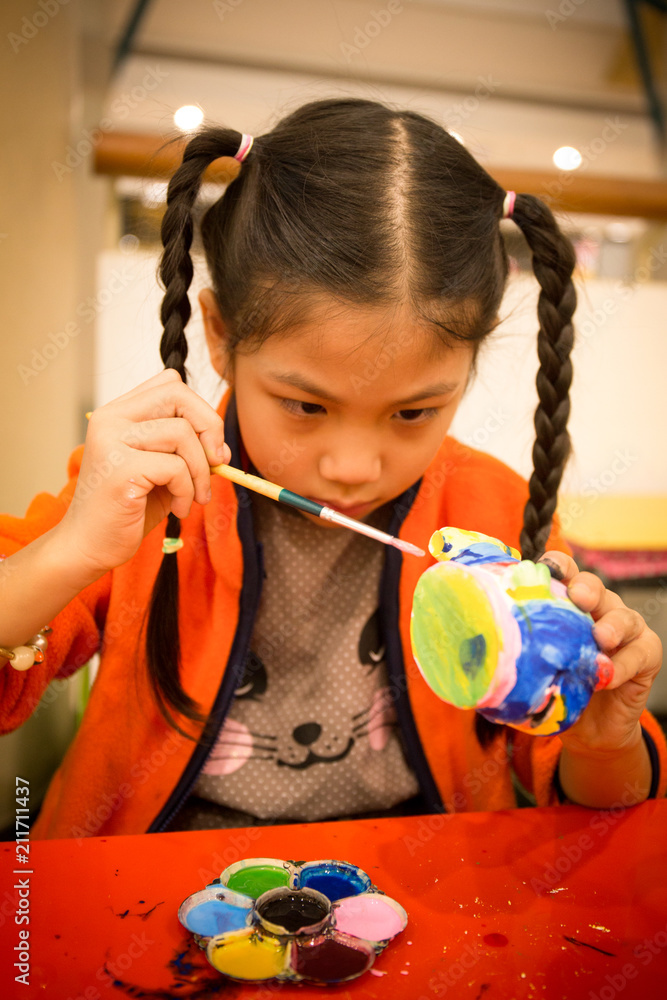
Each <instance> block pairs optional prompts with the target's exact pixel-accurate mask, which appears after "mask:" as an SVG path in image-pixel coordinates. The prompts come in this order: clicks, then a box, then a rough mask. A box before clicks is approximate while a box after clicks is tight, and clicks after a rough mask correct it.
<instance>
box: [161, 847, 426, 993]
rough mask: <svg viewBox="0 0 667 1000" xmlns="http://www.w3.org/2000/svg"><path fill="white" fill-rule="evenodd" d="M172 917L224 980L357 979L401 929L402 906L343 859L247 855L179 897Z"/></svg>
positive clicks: (318, 981) (405, 919)
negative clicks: (202, 886) (302, 859)
mask: <svg viewBox="0 0 667 1000" xmlns="http://www.w3.org/2000/svg"><path fill="white" fill-rule="evenodd" d="M178 919H179V920H180V922H181V923H182V924H183V926H184V927H186V928H187V929H188V930H189V931H192V933H193V934H194V935H195V938H196V940H197V942H198V944H199V945H200V947H202V948H205V949H206V957H207V958H208V960H209V962H210V963H211V965H212V966H213V967H214V968H215V969H217V970H218V972H221V973H224V975H226V976H229V977H230V978H231V979H236V980H240V981H242V982H249V981H250V982H260V981H263V980H266V979H278V980H291V981H300V980H304V981H306V982H309V983H316V984H321V985H328V984H331V983H341V982H345V981H346V980H349V979H356V978H357V976H360V975H361V974H362V973H364V972H366V971H367V970H368V969H370V967H371V966H372V964H373V962H374V961H375V956H376V955H377V954H379V952H381V951H382V950H383V948H385V947H386V946H387V945H388V944H389V942H390V941H391V940H392V939H393V938H395V937H396V935H397V934H400V932H401V931H402V930H403V929H404V928H405V926H406V924H407V922H408V917H407V914H406V912H405V910H404V909H403V907H402V906H401V905H400V904H399V903H397V902H396V901H395V900H394V899H390V898H389V897H388V896H385V895H384V893H383V892H381V891H380V890H379V889H377V888H376V886H374V885H373V884H372V883H371V880H370V878H369V876H368V875H367V874H366V872H364V871H362V870H361V868H357V867H356V866H355V865H353V864H350V863H349V862H347V861H333V860H329V861H308V862H293V861H281V860H279V859H278V858H246V859H245V860H243V861H237V862H236V863H235V864H233V865H230V866H229V867H228V868H225V870H224V871H223V873H222V874H221V876H220V879H219V880H217V881H216V882H213V883H211V884H210V885H208V886H206V888H205V889H200V890H199V892H194V893H193V894H192V895H191V896H188V898H187V899H186V900H184V901H183V903H181V906H180V907H179V910H178Z"/></svg>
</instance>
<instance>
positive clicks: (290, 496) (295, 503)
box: [86, 410, 426, 556]
mask: <svg viewBox="0 0 667 1000" xmlns="http://www.w3.org/2000/svg"><path fill="white" fill-rule="evenodd" d="M92 412H93V411H92V410H89V411H88V413H86V420H90V417H91V415H92ZM211 472H215V474H216V476H222V477H223V479H230V480H231V481H232V482H233V483H238V485H239V486H247V487H248V489H249V490H253V491H254V492H255V493H261V494H262V496H265V497H270V499H271V500H279V501H280V502H281V503H287V504H289V505H290V507H296V508H297V509H298V510H305V511H306V512H307V513H308V514H315V516H316V517H321V518H322V519H323V520H324V521H331V522H332V524H339V525H340V526H341V528H350V530H351V531H357V532H358V533H359V534H360V535H367V536H368V537H369V538H374V539H375V540H376V541H377V542H384V544H385V545H393V546H394V548H396V549H400V550H401V552H407V553H408V554H409V555H411V556H425V555H426V553H425V552H424V550H423V549H420V548H419V547H418V546H417V545H413V544H412V542H405V541H403V539H402V538H396V536H395V535H388V534H387V532H386V531H380V529H379V528H372V527H371V526H370V524H364V522H363V521H355V519H354V518H353V517H347V516H346V515H345V514H341V512H340V511H339V510H334V509H333V507H325V506H324V505H323V504H321V503H316V502H315V501H314V500H308V498H307V497H302V496H299V494H298V493H292V491H291V490H286V489H284V488H283V487H282V486H278V485H277V484H276V483H270V482H269V481H268V479H260V477H259V476H251V475H250V474H249V473H248V472H241V470H240V469H235V468H234V466H233V465H212V466H211Z"/></svg>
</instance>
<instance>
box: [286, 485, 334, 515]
mask: <svg viewBox="0 0 667 1000" xmlns="http://www.w3.org/2000/svg"><path fill="white" fill-rule="evenodd" d="M278 499H279V500H280V502H281V503H288V504H289V505H290V507H298V508H299V510H305V511H307V512H308V513H309V514H315V515H317V517H319V516H320V513H321V512H322V511H323V510H324V507H323V506H322V504H321V503H315V501H314V500H307V499H306V497H302V496H299V494H298V493H292V491H291V490H281V491H280V493H279V494H278Z"/></svg>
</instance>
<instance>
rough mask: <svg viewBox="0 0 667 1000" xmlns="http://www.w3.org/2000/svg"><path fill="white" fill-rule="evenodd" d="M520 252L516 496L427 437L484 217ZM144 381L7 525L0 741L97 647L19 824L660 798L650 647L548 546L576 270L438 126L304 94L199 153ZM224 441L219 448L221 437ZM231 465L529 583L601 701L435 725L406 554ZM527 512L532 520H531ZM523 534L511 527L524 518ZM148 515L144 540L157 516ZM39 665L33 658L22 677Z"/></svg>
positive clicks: (436, 711) (102, 825)
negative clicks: (548, 595) (75, 721)
mask: <svg viewBox="0 0 667 1000" xmlns="http://www.w3.org/2000/svg"><path fill="white" fill-rule="evenodd" d="M221 156H227V157H230V156H235V158H236V159H237V160H239V161H240V162H241V167H240V172H239V175H238V177H237V179H236V180H234V181H233V183H231V184H230V185H229V187H228V189H227V190H226V192H225V194H224V195H223V196H222V197H221V198H220V199H219V200H218V201H217V202H216V203H215V204H214V205H213V206H212V207H211V208H210V209H209V210H208V212H207V213H206V215H205V216H204V219H203V222H202V237H203V241H204V247H205V251H206V257H207V261H208V266H209V268H210V273H211V276H212V283H213V288H212V289H210V290H207V291H205V292H203V293H202V295H201V307H202V310H203V316H204V323H205V329H206V335H207V339H208V344H209V348H210V353H211V358H212V361H213V365H214V367H215V368H216V369H217V371H218V372H219V373H220V375H221V376H224V377H225V379H227V380H228V382H229V385H230V391H229V392H228V393H227V395H226V397H225V399H224V400H223V402H222V404H221V406H220V408H219V410H218V412H215V411H214V410H213V409H212V408H211V407H210V406H208V405H207V404H206V403H205V402H204V401H203V400H202V399H201V398H199V397H198V396H197V395H196V394H195V393H194V392H193V391H192V390H190V389H189V388H188V386H187V385H186V369H185V362H186V357H187V350H188V348H187V342H186V338H185V334H184V328H185V326H186V324H187V321H188V319H189V316H190V303H189V301H188V287H189V285H190V281H191V278H192V263H191V260H190V256H189V249H190V245H191V241H192V233H193V206H194V204H195V201H196V198H197V193H198V191H199V187H200V184H201V181H202V176H203V174H204V172H205V170H206V168H207V167H208V165H209V164H210V163H211V162H212V161H214V160H216V159H217V158H218V157H221ZM503 217H511V218H512V219H513V221H514V222H515V223H516V225H518V226H519V227H520V229H521V230H522V232H523V234H524V236H525V238H526V240H527V242H528V244H529V246H530V248H531V250H532V254H533V266H534V271H535V276H536V278H537V280H538V282H539V283H540V286H541V295H540V299H539V306H538V319H539V334H538V351H539V357H540V363H541V367H540V370H539V374H538V377H537V387H538V394H539V400H540V402H539V406H538V409H537V413H536V418H535V423H536V429H537V440H536V443H535V448H534V461H535V471H534V473H533V475H532V477H531V480H530V489H529V490H528V487H527V486H526V484H525V483H524V482H523V480H521V479H520V478H519V477H518V476H517V475H516V474H515V473H513V472H512V471H511V470H510V469H508V468H507V467H505V466H504V465H503V464H502V463H500V462H498V461H496V460H495V459H492V458H490V457H489V456H486V455H484V454H482V453H480V452H477V451H474V450H472V449H470V448H467V447H463V446H462V445H460V444H458V443H457V442H456V441H455V440H453V439H452V438H449V437H447V436H446V435H447V431H448V428H449V426H450V424H451V421H452V419H453V417H454V414H455V412H456V408H457V406H458V404H459V401H460V399H461V397H462V395H463V393H464V391H465V388H466V385H467V383H468V380H469V378H470V377H471V374H472V372H473V370H474V366H475V359H476V356H477V351H478V348H479V346H480V344H481V342H482V341H483V340H484V338H485V337H486V336H487V335H488V334H489V333H490V332H491V330H492V329H493V327H494V325H495V323H496V321H497V315H498V309H499V306H500V302H501V299H502V295H503V290H504V287H505V281H506V277H507V270H508V268H507V259H506V255H505V252H504V249H503V242H502V239H501V235H500V229H499V222H500V219H501V218H503ZM163 242H164V247H165V249H164V255H163V258H162V263H161V278H162V281H163V283H164V286H165V296H164V301H163V305H162V321H163V324H164V334H163V337H162V341H161V354H162V359H163V362H164V364H165V370H164V371H163V372H161V373H160V374H159V375H156V376H155V377H154V378H152V379H150V380H149V381H148V382H145V383H144V384H143V385H140V386H139V387H138V388H136V389H134V390H133V391H132V392H129V393H127V394H126V395H124V396H122V397H120V398H119V399H116V400H114V401H113V402H112V403H109V404H108V405H106V406H103V407H100V408H99V409H98V410H96V411H95V412H94V413H93V415H92V418H91V420H90V425H89V430H88V435H87V440H86V445H85V450H83V449H79V450H77V452H75V454H74V456H73V457H72V459H71V462H70V470H69V474H70V481H69V484H68V486H67V487H66V488H65V489H64V490H63V492H62V493H61V494H60V496H59V497H52V496H49V495H46V494H41V495H39V496H38V497H37V498H36V500H35V501H34V502H33V504H32V505H31V507H30V509H29V511H28V514H27V516H26V518H25V519H24V520H19V519H15V518H11V517H5V518H3V519H2V522H1V523H0V539H1V541H0V551H1V552H3V553H4V554H5V555H6V556H7V558H6V559H5V561H4V563H3V564H2V573H1V574H0V576H1V579H0V644H2V646H3V647H5V649H6V651H7V652H10V651H12V650H13V649H14V648H15V647H19V646H21V645H22V644H25V643H26V640H27V638H28V637H30V636H33V635H35V634H37V633H39V632H40V630H41V629H42V627H43V626H44V625H45V623H46V622H49V623H50V624H51V627H52V629H53V631H52V632H51V633H50V634H49V635H48V639H46V640H45V638H44V635H43V634H42V635H41V636H40V638H39V639H38V640H36V641H37V645H41V646H42V647H44V646H45V645H46V642H48V650H47V651H46V654H45V656H44V659H43V662H35V663H34V665H32V666H31V667H29V669H12V667H17V668H24V667H25V666H26V664H27V661H31V660H32V654H31V653H30V652H28V654H27V660H26V654H25V653H24V652H21V651H20V650H19V651H18V652H17V654H16V655H15V656H14V659H12V660H11V661H10V662H6V663H5V665H4V667H3V668H2V670H0V684H1V685H2V687H1V695H0V723H1V725H2V730H3V731H7V730H10V729H13V728H15V727H17V726H19V725H21V723H22V722H24V721H25V719H26V718H27V717H28V716H29V715H30V713H31V712H32V711H33V710H34V708H35V707H36V705H37V703H38V701H39V699H40V696H41V695H42V693H43V691H44V689H45V687H46V685H47V684H48V683H49V682H50V681H51V680H53V678H54V677H67V676H69V675H70V674H71V673H72V672H73V671H74V670H75V669H76V668H77V667H79V666H81V665H82V664H84V663H85V662H86V661H87V660H88V659H89V658H90V656H91V655H92V654H93V653H94V652H95V651H96V650H98V649H100V650H101V654H102V657H101V665H100V669H99V674H98V677H97V679H96V681H95V683H94V685H93V689H92V692H91V696H90V701H89V704H88V708H87V710H86V713H85V717H84V720H83V723H82V725H81V727H80V729H79V732H78V733H77V736H76V738H75V740H74V742H73V744H72V746H71V747H70V749H69V752H68V753H67V756H66V758H65V760H64V762H63V764H62V765H61V767H60V769H59V770H58V772H57V773H56V775H55V777H54V779H53V781H52V784H51V786H50V788H49V791H48V793H47V796H46V799H45V802H44V804H43V808H42V811H41V814H40V816H39V818H38V820H37V823H36V824H35V826H34V830H33V834H34V835H35V836H37V837H85V836H91V835H106V834H126V833H127V834H129V833H143V832H145V831H161V830H167V829H178V828H197V827H202V826H230V825H235V824H240V825H251V824H255V823H261V822H268V823H276V822H281V821H290V820H292V821H299V820H318V819H326V818H331V817H340V816H348V815H367V814H369V813H376V814H383V813H387V812H389V811H401V810H402V811H411V812H432V811H442V810H447V811H457V810H471V809H499V808H507V807H511V806H513V805H515V804H516V797H515V789H514V783H515V782H518V783H520V784H521V785H522V786H523V787H524V788H525V789H527V790H528V792H530V793H532V794H533V796H534V797H535V801H536V802H537V803H538V804H540V805H547V804H552V803H555V802H557V801H559V799H560V800H561V801H562V800H564V799H568V800H571V801H574V802H577V803H580V804H583V805H588V806H594V807H604V806H611V805H612V804H615V803H619V802H621V803H623V804H624V805H631V804H634V803H638V802H641V801H642V800H643V799H645V798H646V797H647V796H655V795H662V794H664V791H665V782H666V780H667V751H666V749H665V744H664V740H663V738H662V735H661V732H660V729H659V727H658V726H657V724H656V723H655V721H654V720H653V719H652V718H651V716H650V715H649V714H648V713H646V712H645V711H644V706H645V703H646V698H647V695H648V692H649V689H650V686H651V682H652V680H653V679H654V677H655V675H656V673H657V671H658V669H659V662H660V643H659V641H658V639H657V637H656V636H655V635H654V633H653V632H651V631H650V630H649V629H648V628H647V627H646V625H645V623H644V622H643V620H642V619H641V618H640V617H639V615H637V614H636V613H635V612H633V611H630V610H628V609H627V608H625V607H624V605H623V604H622V602H621V600H620V599H619V598H618V597H617V596H616V595H615V594H613V593H610V592H607V591H605V589H604V588H603V586H602V584H601V583H600V581H599V580H597V579H596V578H595V577H594V576H592V575H591V574H588V573H578V572H577V568H576V566H575V564H574V563H573V561H572V560H571V559H570V558H569V556H568V555H567V554H566V551H567V546H566V545H565V544H564V543H563V541H562V539H561V538H560V537H559V535H558V533H557V530H554V531H551V523H552V516H553V513H554V509H555V505H556V493H557V488H558V484H559V482H560V478H561V474H562V470H563V466H564V463H565V461H566V458H567V454H568V448H569V441H568V435H567V431H566V423H567V417H568V410H569V401H568V390H569V386H570V381H571V375H572V370H571V364H570V360H569V355H570V350H571V346H572V339H573V332H572V324H571V319H572V314H573V312H574V308H575V293H574V288H573V285H572V281H571V274H572V270H573V266H574V256H573V252H572V248H571V246H570V244H569V243H568V242H567V240H565V238H564V237H563V236H562V235H561V233H560V232H559V230H558V228H557V226H556V223H555V221H554V219H553V216H552V215H551V213H550V212H549V210H548V209H547V208H546V207H545V206H544V205H543V204H542V203H541V202H540V201H539V200H538V199H537V198H534V197H533V196H531V195H525V194H519V195H518V196H516V198H515V196H514V194H513V193H511V192H510V193H506V192H505V191H503V190H501V188H499V186H498V185H497V183H496V182H495V181H494V180H493V179H492V178H491V177H490V176H489V175H488V174H487V173H486V172H485V171H484V170H483V169H482V168H481V167H480V166H479V165H478V164H477V163H476V162H475V160H474V159H473V158H472V157H471V156H470V154H469V153H468V152H467V151H466V150H465V149H464V148H463V147H462V146H461V145H460V144H459V143H458V142H457V141H456V140H455V139H453V138H452V137H451V136H450V135H449V134H448V133H447V132H446V131H444V130H443V129H442V128H441V127H440V126H439V125H437V124H435V123H434V122H432V121H429V120H427V119H426V118H424V117H422V116H421V115H418V114H415V113H413V112H397V111H393V110H390V109H388V108H386V107H384V106H382V105H380V104H377V103H374V102H371V101H365V100H337V99H332V100H324V101H318V102H315V103H312V104H309V105H306V106H305V107H303V108H301V109H300V110H298V111H296V112H295V113H294V114H292V115H290V116H289V117H287V118H285V119H284V120H283V121H282V122H280V124H278V125H277V126H276V127H275V128H274V129H273V130H272V131H271V132H270V133H268V134H266V135H262V136H260V137H258V138H256V139H255V140H254V142H253V141H252V140H251V138H250V137H249V136H245V135H244V136H240V135H239V133H237V132H234V131H232V130H228V129H221V128H207V129H205V130H203V131H202V132H201V133H199V134H198V135H197V136H195V137H194V138H193V139H192V140H191V141H190V142H189V143H188V145H187V147H186V150H185V153H184V157H183V163H182V165H181V167H180V168H179V169H178V171H177V172H176V174H175V175H174V177H173V178H172V181H171V183H170V185H169V192H168V199H167V211H166V214H165V217H164V222H163ZM223 420H224V429H223ZM221 462H231V464H233V465H235V466H238V467H240V468H243V469H246V470H249V471H251V472H254V473H256V474H259V475H260V476H263V477H265V478H268V479H271V480H273V481H277V482H279V483H280V484H281V485H282V486H284V487H286V488H287V489H289V490H292V491H294V492H296V493H299V494H302V495H305V496H307V497H310V498H312V499H315V500H318V501H320V502H324V503H326V504H327V505H329V506H333V507H336V508H338V509H339V510H342V511H345V512H346V513H348V514H349V515H351V516H352V517H355V518H358V519H363V520H368V521H370V522H372V523H373V524H375V525H377V526H379V527H382V528H383V529H386V530H388V531H389V532H391V533H393V534H399V535H400V536H401V537H403V538H405V539H407V540H409V541H411V542H414V543H416V544H418V545H420V546H423V547H425V543H426V542H427V541H428V538H429V537H430V535H431V533H432V531H433V530H435V529H436V528H438V527H441V526H443V525H455V526H459V527H463V528H472V529H475V530H478V531H482V532H485V533H487V534H489V535H492V536H495V537H498V538H501V539H502V540H503V541H504V542H506V543H508V544H509V545H513V546H516V547H520V548H521V550H522V552H523V555H524V557H526V558H538V557H540V556H541V555H542V553H543V552H544V549H545V546H546V547H547V548H548V549H550V550H552V551H550V553H549V556H548V558H549V559H550V560H551V563H550V565H551V567H552V570H553V571H554V572H556V573H557V572H559V571H560V572H561V573H562V574H563V575H564V577H565V579H566V581H567V582H568V583H569V586H570V594H571V597H572V599H573V600H574V601H575V602H576V603H577V604H578V605H579V607H581V608H583V609H585V610H587V611H590V612H591V613H592V614H593V617H594V618H595V619H596V621H597V625H596V629H595V634H596V638H597V640H598V643H599V645H600V646H601V648H602V649H603V650H604V651H605V652H607V653H609V654H610V655H611V656H612V659H613V662H614V676H613V680H612V682H611V683H610V685H609V687H608V689H607V690H604V691H599V692H597V693H596V694H595V695H594V696H593V698H592V700H591V702H590V705H589V707H588V708H587V709H586V711H585V712H584V714H583V716H582V717H581V719H580V721H579V722H578V723H577V724H576V725H575V726H573V727H572V728H571V729H570V730H568V731H567V732H565V733H564V734H563V735H562V737H556V736H554V737H531V736H528V735H526V734H524V733H518V732H515V731H513V730H508V729H505V728H503V727H499V726H491V725H490V724H489V723H484V721H483V720H482V719H481V718H478V720H477V724H476V723H475V713H473V712H465V711H459V710H457V709H455V708H453V707H451V706H449V705H446V704H444V703H442V702H440V701H439V700H438V699H437V698H436V697H435V696H434V695H433V694H432V693H431V692H430V691H429V689H428V688H427V687H426V685H425V683H424V682H423V680H422V679H421V677H420V675H419V672H418V670H417V668H416V665H415V663H414V660H413V658H412V655H411V651H410V642H409V618H410V608H411V602H412V593H413V590H414V587H415V584H416V581H417V579H418V576H419V575H420V573H422V572H423V571H424V569H425V568H426V566H427V565H428V564H427V561H426V560H424V559H421V560H420V559H418V558H415V557H413V556H410V555H401V554H400V553H399V552H398V551H397V550H396V549H389V548H385V547H384V546H381V545H379V544H378V543H377V542H374V541H372V540H369V539H367V538H365V537H362V536H359V535H357V534H356V533H352V532H349V531H347V530H345V529H340V528H331V527H327V526H326V525H325V523H324V522H322V521H320V520H317V519H316V518H314V517H312V516H310V515H304V514H302V513H300V512H298V511H295V510H292V509H289V508H286V507H284V506H283V505H280V504H275V503H273V502H272V501H269V500H266V499H264V498H262V497H259V496H257V495H255V494H249V493H248V492H247V491H246V490H244V489H241V488H238V487H235V486H232V484H231V483H230V482H228V481H227V480H225V479H222V478H219V477H217V476H213V477H212V476H211V474H210V471H209V470H210V467H211V466H214V465H217V464H219V463H221ZM524 507H525V511H524ZM522 516H523V525H522ZM165 519H166V521H165ZM40 658H41V657H40V656H39V655H38V656H37V659H38V660H39V659H40Z"/></svg>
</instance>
